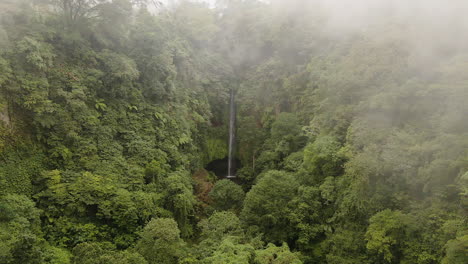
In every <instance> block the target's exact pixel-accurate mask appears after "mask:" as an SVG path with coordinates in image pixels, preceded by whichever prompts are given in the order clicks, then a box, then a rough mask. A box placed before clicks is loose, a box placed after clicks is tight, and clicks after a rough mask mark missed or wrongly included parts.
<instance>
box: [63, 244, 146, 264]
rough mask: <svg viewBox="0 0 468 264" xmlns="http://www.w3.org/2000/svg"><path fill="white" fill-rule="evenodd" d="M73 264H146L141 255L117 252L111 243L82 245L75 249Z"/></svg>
mask: <svg viewBox="0 0 468 264" xmlns="http://www.w3.org/2000/svg"><path fill="white" fill-rule="evenodd" d="M73 255H74V257H73V261H72V262H71V263H76V264H78V263H83V264H104V263H118V264H146V263H148V262H147V261H146V260H145V259H144V258H143V257H142V256H141V255H140V254H138V253H135V252H130V251H120V252H119V251H116V250H115V248H114V247H113V245H112V244H110V243H96V242H94V243H81V244H79V245H77V246H76V247H74V248H73Z"/></svg>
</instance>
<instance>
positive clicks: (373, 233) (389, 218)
mask: <svg viewBox="0 0 468 264" xmlns="http://www.w3.org/2000/svg"><path fill="white" fill-rule="evenodd" d="M407 222H408V220H407V217H406V216H405V215H404V214H403V213H401V212H400V211H391V210H389V209H386V210H383V211H381V212H379V213H377V214H375V215H373V216H372V217H371V218H370V220H369V227H368V228H367V232H366V241H367V245H366V247H367V250H368V251H369V253H371V254H373V255H374V256H375V260H376V261H378V263H399V257H400V256H399V255H400V254H401V250H402V248H401V247H402V243H403V241H404V240H405V227H406V225H407Z"/></svg>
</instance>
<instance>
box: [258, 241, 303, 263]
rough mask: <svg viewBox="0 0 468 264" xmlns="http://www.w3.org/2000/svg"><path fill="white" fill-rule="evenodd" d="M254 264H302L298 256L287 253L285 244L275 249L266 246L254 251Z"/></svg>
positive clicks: (271, 246) (274, 247) (269, 245)
mask: <svg viewBox="0 0 468 264" xmlns="http://www.w3.org/2000/svg"><path fill="white" fill-rule="evenodd" d="M254 263H257V264H302V263H303V262H302V261H301V259H300V255H299V254H297V253H292V252H291V251H289V247H288V245H287V244H285V243H284V244H283V245H282V246H281V247H277V246H275V245H274V244H268V246H267V247H266V248H265V249H260V250H256V251H255V259H254Z"/></svg>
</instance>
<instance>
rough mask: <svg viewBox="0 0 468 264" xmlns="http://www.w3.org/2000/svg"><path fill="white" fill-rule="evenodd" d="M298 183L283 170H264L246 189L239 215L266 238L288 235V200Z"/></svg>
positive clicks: (290, 229)
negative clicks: (258, 178)
mask: <svg viewBox="0 0 468 264" xmlns="http://www.w3.org/2000/svg"><path fill="white" fill-rule="evenodd" d="M297 187H298V183H297V182H296V181H295V179H294V177H293V176H292V175H291V174H289V173H287V172H283V171H268V172H266V173H265V175H264V176H263V177H262V178H261V179H260V180H259V181H258V182H257V184H255V185H254V186H253V187H252V189H251V190H250V191H249V192H248V193H247V195H246V197H245V202H244V208H243V209H242V213H241V219H242V221H243V222H244V223H245V224H246V225H249V226H258V227H259V231H260V232H261V233H263V234H264V236H265V238H266V240H267V241H270V242H282V241H287V240H289V239H292V238H293V236H294V231H293V230H294V229H293V227H292V226H291V222H290V220H289V217H288V216H289V213H290V208H289V205H290V202H291V201H292V199H293V198H294V197H295V195H296V194H297Z"/></svg>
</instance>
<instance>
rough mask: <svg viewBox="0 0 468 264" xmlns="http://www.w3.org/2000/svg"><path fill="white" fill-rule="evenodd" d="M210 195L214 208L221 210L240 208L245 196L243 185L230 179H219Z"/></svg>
mask: <svg viewBox="0 0 468 264" xmlns="http://www.w3.org/2000/svg"><path fill="white" fill-rule="evenodd" d="M208 195H209V197H210V198H211V199H212V200H213V208H214V209H215V210H220V211H223V210H229V209H234V210H239V209H240V208H241V207H242V204H243V202H244V197H245V193H244V191H243V190H242V187H241V186H239V185H238V184H236V183H234V182H233V181H231V180H228V179H223V180H220V181H217V182H216V183H215V185H214V186H213V189H212V190H211V191H210V193H209V194H208Z"/></svg>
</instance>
